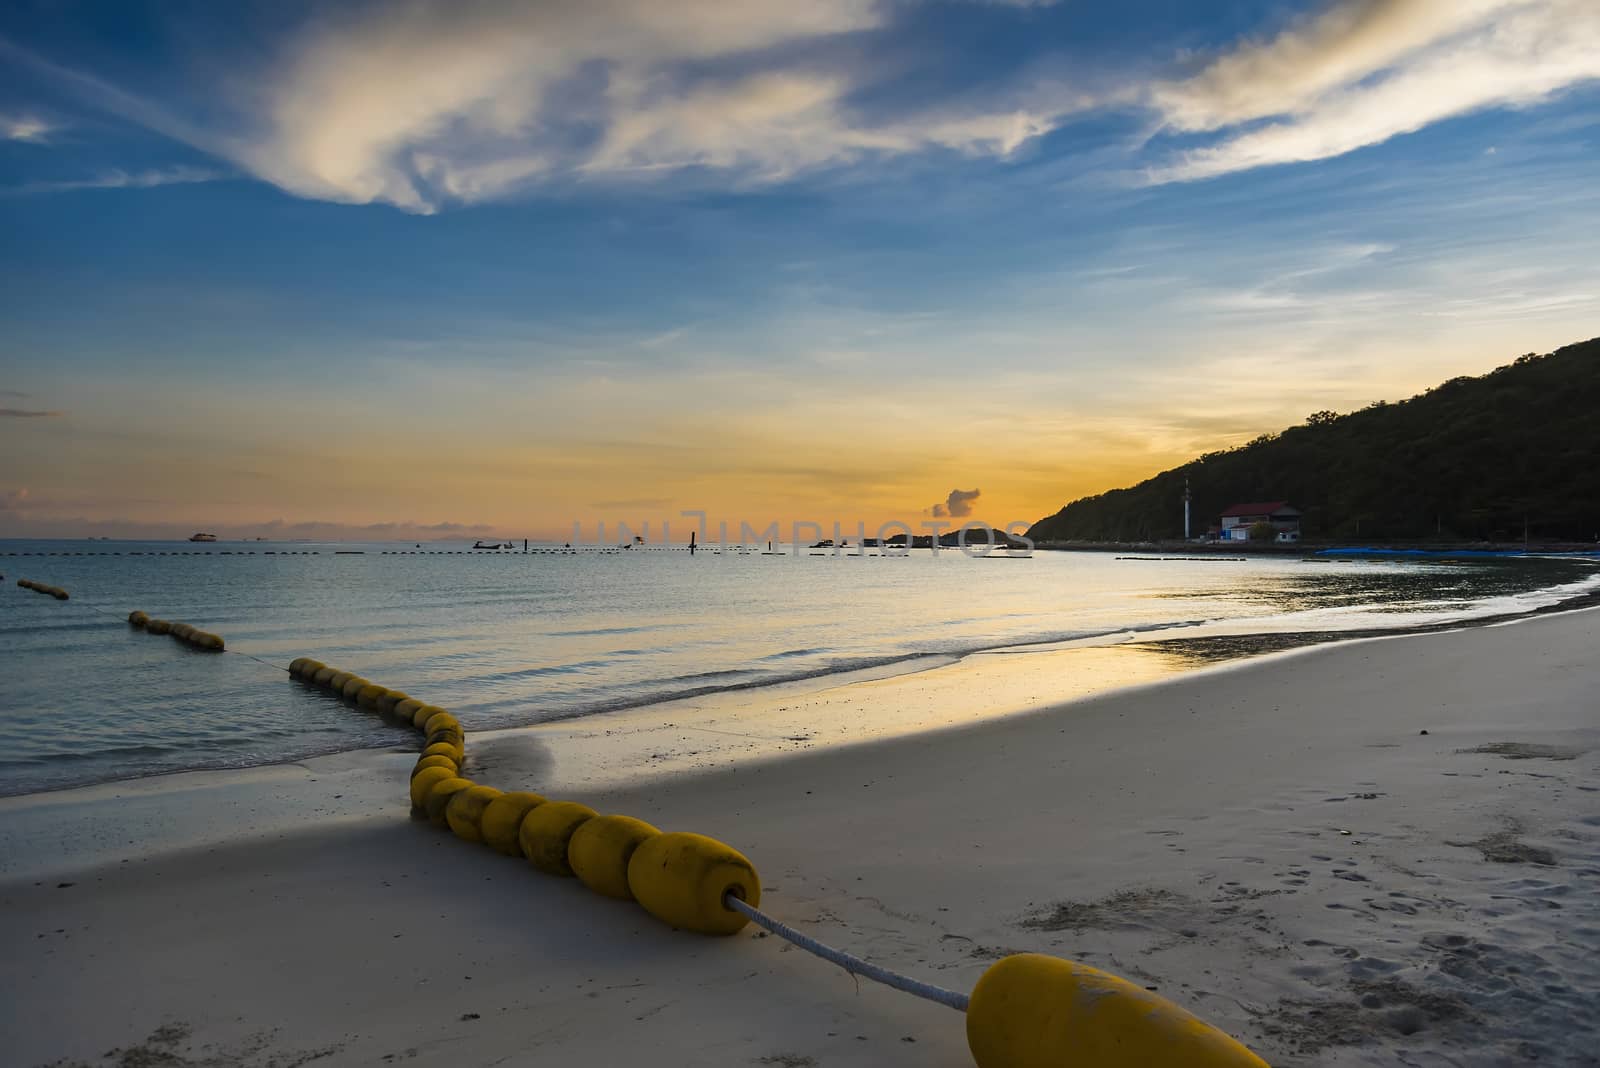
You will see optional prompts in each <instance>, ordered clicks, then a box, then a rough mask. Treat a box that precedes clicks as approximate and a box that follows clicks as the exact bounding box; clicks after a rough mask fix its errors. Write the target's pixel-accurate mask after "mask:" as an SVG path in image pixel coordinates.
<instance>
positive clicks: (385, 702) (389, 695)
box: [378, 690, 411, 720]
mask: <svg viewBox="0 0 1600 1068" xmlns="http://www.w3.org/2000/svg"><path fill="white" fill-rule="evenodd" d="M410 699H411V698H410V695H408V694H406V693H404V692H403V691H401V690H385V691H384V692H383V694H382V695H381V696H379V698H378V714H379V715H381V716H387V717H391V718H392V717H393V716H394V714H395V712H394V710H395V709H396V708H398V707H399V706H400V702H401V701H409V700H410ZM406 718H407V720H409V719H410V718H411V717H409V716H407V717H406Z"/></svg>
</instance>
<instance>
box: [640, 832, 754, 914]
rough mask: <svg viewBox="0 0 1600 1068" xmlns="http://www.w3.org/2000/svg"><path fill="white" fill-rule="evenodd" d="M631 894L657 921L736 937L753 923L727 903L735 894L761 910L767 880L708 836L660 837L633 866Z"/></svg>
mask: <svg viewBox="0 0 1600 1068" xmlns="http://www.w3.org/2000/svg"><path fill="white" fill-rule="evenodd" d="M628 889H630V890H632V891H633V897H634V900H636V901H638V902H639V904H640V905H643V906H644V910H645V911H646V912H648V913H650V915H652V916H654V917H655V918H656V919H658V920H661V921H662V922H664V923H669V924H671V925H672V926H673V927H677V928H681V929H682V930H685V931H698V932H699V933H701V934H715V935H731V934H734V933H736V932H738V931H739V930H741V929H742V928H743V927H744V925H745V924H746V923H748V922H750V921H749V920H747V919H746V918H745V917H744V915H743V914H741V913H738V912H734V911H733V910H732V909H730V908H728V907H727V906H726V905H724V904H723V903H722V899H723V897H724V896H725V895H726V894H728V893H732V894H734V895H735V896H737V897H740V898H742V899H743V900H745V901H747V902H749V904H750V905H751V906H752V907H756V908H759V907H760V905H761V877H760V876H759V875H757V874H756V869H755V866H754V865H752V864H751V863H750V861H749V860H748V859H746V858H745V856H744V854H742V853H740V852H739V851H738V850H737V849H734V848H733V847H732V846H729V845H724V844H722V843H721V842H719V841H717V840H716V839H714V838H707V837H706V836H705V835H702V834H687V833H684V832H681V831H678V832H674V833H672V834H658V835H656V836H655V837H654V838H647V839H645V840H644V841H643V842H640V843H639V847H638V848H637V849H635V850H634V851H633V857H632V859H631V860H629V861H628Z"/></svg>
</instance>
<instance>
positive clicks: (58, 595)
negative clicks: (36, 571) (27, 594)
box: [17, 579, 67, 601]
mask: <svg viewBox="0 0 1600 1068" xmlns="http://www.w3.org/2000/svg"><path fill="white" fill-rule="evenodd" d="M17 585H18V586H21V587H22V588H23V589H25V590H32V591H34V592H35V593H43V594H48V595H49V596H51V597H54V598H55V599H56V600H58V601H65V600H66V599H67V591H66V590H64V589H62V588H61V587H60V586H47V585H46V584H44V583H43V582H35V581H33V579H17Z"/></svg>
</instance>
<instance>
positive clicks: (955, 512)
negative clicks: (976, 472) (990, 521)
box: [933, 489, 983, 519]
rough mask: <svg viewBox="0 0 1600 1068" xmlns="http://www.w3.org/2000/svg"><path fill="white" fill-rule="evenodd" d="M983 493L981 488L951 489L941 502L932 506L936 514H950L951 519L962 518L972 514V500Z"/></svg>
mask: <svg viewBox="0 0 1600 1068" xmlns="http://www.w3.org/2000/svg"><path fill="white" fill-rule="evenodd" d="M982 495H983V490H981V489H969V490H961V489H953V490H951V491H950V496H948V497H946V498H945V499H944V500H943V501H942V502H941V503H939V504H936V505H934V506H933V514H934V515H936V516H950V517H951V518H953V519H964V518H966V517H967V516H969V515H971V514H972V502H973V501H975V500H977V499H978V498H979V497H980V496H982Z"/></svg>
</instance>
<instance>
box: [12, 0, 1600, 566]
mask: <svg viewBox="0 0 1600 1068" xmlns="http://www.w3.org/2000/svg"><path fill="white" fill-rule="evenodd" d="M1597 79H1600V8H1596V6H1595V5H1594V4H1593V3H1592V2H1588V0H1582V2H1580V0H1451V2H1443V0H1339V2H1332V3H1299V4H1293V3H1269V2H1229V3H1206V4H1195V3H1182V2H1165V3H1140V2H1131V3H1123V4H1118V5H1103V4H1089V3H1084V2H1080V0H1063V2H1060V3H1055V4H1048V3H1035V4H1026V3H1001V2H987V3H985V2H976V0H974V2H945V3H940V2H931V0H930V2H913V0H895V2H889V3H877V2H868V0H821V2H818V3H815V4H810V5H794V4H789V3H767V2H754V0H753V2H750V3H746V4H741V5H736V6H735V5H726V4H717V3H700V2H690V0H685V2H682V3H676V4H654V3H645V2H644V0H609V2H603V3H591V4H584V5H553V4H543V5H540V4H516V5H511V4H485V3H456V4H441V3H422V2H412V3H405V4H341V5H316V4H294V3H289V4H270V5H257V6H251V5H247V4H242V3H241V4H226V5H216V4H198V3H196V4H178V3H161V4H137V3H116V4H113V3H97V4H89V3H61V2H38V3H29V2H21V3H13V4H10V5H7V7H6V8H5V10H4V12H0V242H3V247H4V250H5V252H6V255H5V257H4V260H3V262H0V272H3V282H4V285H3V286H0V323H3V326H4V329H3V331H0V390H3V391H4V393H5V396H4V397H0V412H4V413H7V414H5V415H4V417H0V536H3V535H6V534H18V533H44V532H51V533H75V532H79V531H102V532H103V531H111V532H116V533H142V532H157V531H168V530H171V531H173V532H177V530H178V528H181V527H184V526H188V525H194V524H210V525H212V526H218V527H223V528H226V529H236V530H238V531H239V532H247V531H249V530H252V529H257V528H262V529H266V528H265V527H264V525H265V524H274V523H275V524H277V525H276V526H273V527H272V528H271V529H274V530H277V529H282V528H283V527H284V526H286V525H287V526H293V525H296V524H308V526H306V527H303V528H302V529H307V530H310V529H315V530H317V531H318V532H331V533H339V532H345V531H351V532H356V533H359V532H360V531H362V530H363V529H364V528H366V527H368V526H371V525H374V524H400V525H401V527H402V528H404V529H410V528H409V527H408V526H406V525H407V524H412V525H415V526H417V527H431V526H435V525H438V524H446V523H448V524H460V525H461V526H463V527H468V528H471V529H492V530H496V531H503V532H506V533H513V532H532V533H535V534H538V533H557V532H560V531H562V530H564V529H565V528H566V527H567V526H568V525H570V522H571V521H572V520H574V519H580V518H581V519H583V520H584V521H586V522H592V521H593V519H595V518H598V517H600V515H601V513H605V512H606V508H607V506H610V505H614V504H616V503H617V502H648V503H649V507H651V508H657V509H659V510H661V511H663V512H665V513H666V514H669V515H670V514H676V511H677V510H678V509H680V508H706V509H708V510H710V511H712V512H713V514H721V515H725V516H727V517H728V518H730V519H733V520H735V521H737V520H738V519H739V518H745V517H747V518H750V519H751V520H762V521H765V520H767V519H774V518H777V519H790V518H806V519H816V520H824V521H826V520H832V519H834V518H840V519H844V520H847V521H854V520H855V519H857V518H867V519H869V520H875V521H877V520H881V519H883V518H887V517H889V516H900V517H904V518H915V517H916V516H919V515H922V514H924V513H926V512H927V511H928V510H929V509H930V508H931V505H932V503H933V502H937V501H940V500H943V499H944V498H945V497H946V495H947V494H948V492H949V491H950V489H951V488H952V487H968V486H981V487H982V496H981V497H980V498H979V511H980V512H981V513H982V514H983V517H984V518H986V519H990V520H993V521H996V522H1005V521H1008V520H1011V519H1033V518H1037V517H1038V516H1040V515H1043V514H1045V513H1047V512H1049V511H1052V510H1054V509H1055V508H1056V507H1058V506H1059V505H1060V503H1061V502H1062V501H1064V500H1066V499H1068V498H1070V497H1073V496H1077V495H1079V494H1082V493H1087V492H1097V491H1099V490H1101V489H1105V488H1108V487H1110V486H1113V485H1118V484H1123V483H1126V482H1128V481H1132V480H1136V479H1137V478H1140V477H1143V476H1145V475H1148V474H1151V473H1154V472H1155V471H1157V470H1160V469H1161V468H1163V467H1165V466H1170V465H1171V464H1172V463H1176V462H1180V461H1181V460H1183V459H1185V458H1187V457H1188V456H1190V455H1192V454H1194V453H1196V452H1200V451H1206V450H1209V449H1212V448H1217V447H1222V446H1226V445H1228V444H1232V443H1235V442H1238V441H1241V440H1244V439H1247V438H1249V437H1252V436H1254V435H1255V434H1257V433H1260V432H1262V431H1264V430H1272V429H1276V428H1279V427H1281V426H1282V425H1284V424H1286V423H1289V422H1293V421H1297V420H1299V419H1301V418H1303V417H1304V415H1305V414H1306V413H1308V412H1310V411H1313V410H1317V409H1320V408H1335V409H1348V408H1352V407H1356V406H1359V405H1361V404H1365V403H1368V402H1370V401H1372V400H1375V399H1379V398H1394V397H1397V396H1404V395H1407V394H1409V393H1411V392H1415V391H1416V390H1418V389H1421V388H1425V387H1426V386H1428V385H1431V384H1433V383H1435V382H1437V381H1439V380H1441V379H1443V378H1447V377H1451V376H1453V375H1455V374H1461V373H1476V372H1480V371H1483V370H1486V369H1488V368H1490V367H1492V366H1495V365H1497V364H1499V363H1503V362H1506V361H1507V360H1509V359H1510V358H1512V357H1513V356H1515V355H1517V354H1520V353H1521V352H1525V351H1544V350H1547V349H1549V348H1552V347H1555V346H1558V345H1560V344H1564V343H1567V342H1570V341H1575V340H1579V339H1581V338H1584V337H1588V336H1591V335H1593V334H1595V333H1597V332H1600V331H1597V330H1596V329H1595V328H1594V327H1595V324H1596V323H1597V322H1600V315H1597V314H1596V313H1597V310H1600V267H1597V266H1596V260H1597V258H1596V257H1595V255H1594V241H1593V239H1592V237H1591V236H1590V235H1592V234H1593V233H1595V232H1600V192H1597V189H1600V182H1596V181H1595V179H1594V175H1595V174H1596V172H1597V167H1596V160H1597V146H1600V107H1597V104H1600V81H1597ZM40 413H43V414H40ZM1006 439H1011V440H1016V441H1018V442H1020V443H1022V444H1023V448H1021V449H1019V450H1017V453H1018V454H1016V455H1009V456H996V455H994V454H986V453H985V452H984V451H983V450H975V449H973V448H972V443H973V442H974V441H975V440H1006ZM638 506H640V507H642V506H643V505H642V504H639V505H638ZM605 517H606V518H608V519H610V520H611V521H613V522H614V521H615V519H616V518H618V517H617V516H616V515H613V514H610V513H606V515H605ZM624 518H633V517H624ZM383 529H390V527H388V526H385V527H384V528H383ZM394 529H400V528H394Z"/></svg>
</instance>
